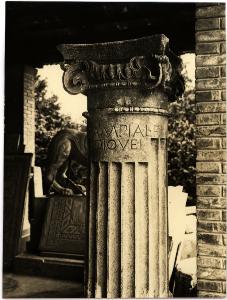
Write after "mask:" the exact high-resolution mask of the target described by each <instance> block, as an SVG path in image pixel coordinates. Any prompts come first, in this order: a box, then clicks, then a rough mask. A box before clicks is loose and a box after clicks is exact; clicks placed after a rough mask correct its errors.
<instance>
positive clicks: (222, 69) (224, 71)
mask: <svg viewBox="0 0 227 300" xmlns="http://www.w3.org/2000/svg"><path fill="white" fill-rule="evenodd" d="M221 77H226V67H225V66H223V67H221Z"/></svg>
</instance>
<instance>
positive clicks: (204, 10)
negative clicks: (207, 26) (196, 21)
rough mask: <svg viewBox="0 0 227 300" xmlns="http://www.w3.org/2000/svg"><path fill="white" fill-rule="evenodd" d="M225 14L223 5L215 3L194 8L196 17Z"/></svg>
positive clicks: (222, 15) (221, 15)
mask: <svg viewBox="0 0 227 300" xmlns="http://www.w3.org/2000/svg"><path fill="white" fill-rule="evenodd" d="M224 16H225V6H224V5H215V6H208V7H198V8H197V9H196V17H197V18H209V17H213V18H214V17H224Z"/></svg>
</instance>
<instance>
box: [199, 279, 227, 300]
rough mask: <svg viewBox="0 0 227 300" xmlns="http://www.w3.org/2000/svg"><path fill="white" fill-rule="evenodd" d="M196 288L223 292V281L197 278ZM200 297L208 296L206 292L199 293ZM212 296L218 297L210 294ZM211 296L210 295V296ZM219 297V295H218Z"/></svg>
mask: <svg viewBox="0 0 227 300" xmlns="http://www.w3.org/2000/svg"><path fill="white" fill-rule="evenodd" d="M198 289H199V290H201V291H211V292H217V293H225V283H224V282H222V281H210V280H202V279H199V280H198ZM199 295H200V297H209V296H206V292H204V294H199ZM212 296H213V297H214V298H216V297H218V296H217V294H216V296H214V295H212ZM212 296H211V297H212ZM219 297H220V295H219Z"/></svg>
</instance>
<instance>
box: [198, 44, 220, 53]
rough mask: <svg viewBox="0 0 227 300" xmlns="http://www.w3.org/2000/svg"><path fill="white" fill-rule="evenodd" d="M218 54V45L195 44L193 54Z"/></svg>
mask: <svg viewBox="0 0 227 300" xmlns="http://www.w3.org/2000/svg"><path fill="white" fill-rule="evenodd" d="M219 52H220V44H219V43H218V42H216V43H215V42H212V43H196V50H195V53H196V54H197V55H198V54H218V53H219Z"/></svg>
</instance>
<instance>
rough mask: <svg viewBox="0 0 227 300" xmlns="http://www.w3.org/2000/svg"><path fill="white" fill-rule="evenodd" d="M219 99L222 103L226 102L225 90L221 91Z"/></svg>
mask: <svg viewBox="0 0 227 300" xmlns="http://www.w3.org/2000/svg"><path fill="white" fill-rule="evenodd" d="M221 99H222V100H223V101H226V90H224V91H221Z"/></svg>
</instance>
